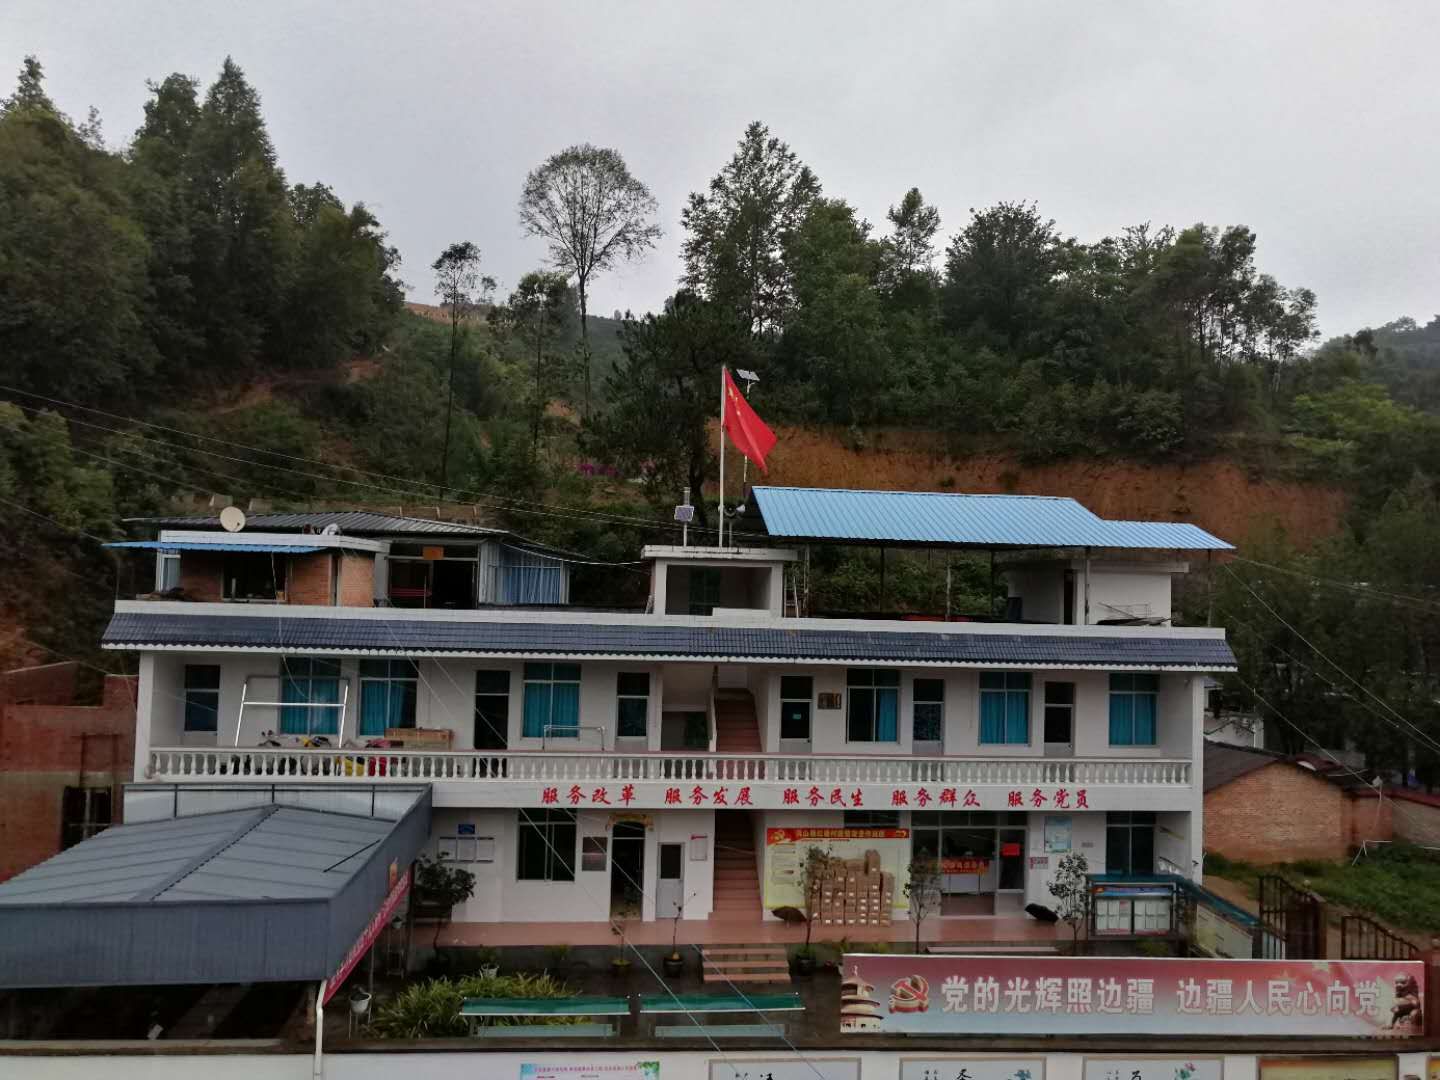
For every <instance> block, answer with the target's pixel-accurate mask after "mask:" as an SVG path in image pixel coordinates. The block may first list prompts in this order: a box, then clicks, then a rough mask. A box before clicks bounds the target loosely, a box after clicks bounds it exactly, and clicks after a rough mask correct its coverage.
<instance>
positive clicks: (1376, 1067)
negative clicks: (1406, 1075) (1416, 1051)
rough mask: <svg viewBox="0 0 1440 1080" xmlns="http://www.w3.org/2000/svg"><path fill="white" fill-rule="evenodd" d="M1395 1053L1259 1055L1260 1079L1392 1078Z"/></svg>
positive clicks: (1388, 1079)
mask: <svg viewBox="0 0 1440 1080" xmlns="http://www.w3.org/2000/svg"><path fill="white" fill-rule="evenodd" d="M1398 1067H1399V1062H1398V1061H1397V1060H1396V1058H1395V1055H1394V1054H1391V1055H1390V1056H1388V1057H1286V1058H1261V1059H1260V1080H1395V1074H1396V1073H1397V1072H1398V1071H1399V1069H1398Z"/></svg>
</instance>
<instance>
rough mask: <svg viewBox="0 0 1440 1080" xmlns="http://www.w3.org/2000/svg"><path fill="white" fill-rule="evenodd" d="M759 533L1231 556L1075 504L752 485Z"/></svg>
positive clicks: (1179, 527) (1187, 536)
mask: <svg viewBox="0 0 1440 1080" xmlns="http://www.w3.org/2000/svg"><path fill="white" fill-rule="evenodd" d="M754 493H755V503H756V505H757V507H758V508H759V511H760V516H761V518H762V519H763V520H764V523H765V529H766V531H767V532H768V533H769V534H770V535H771V536H773V537H776V538H779V539H786V540H816V541H826V540H828V541H833V542H839V543H853V544H877V543H891V544H915V545H944V546H955V547H975V548H992V549H993V548H1077V547H1094V548H1126V549H1135V550H1142V549H1148V550H1167V551H1176V550H1178V551H1230V550H1232V545H1230V544H1227V543H1226V542H1225V541H1223V540H1221V539H1220V538H1219V537H1216V536H1212V535H1210V533H1208V532H1206V531H1205V530H1204V529H1201V528H1199V527H1198V526H1196V525H1187V524H1183V523H1175V522H1150V521H1107V520H1105V519H1104V518H1102V517H1099V516H1098V515H1096V514H1093V513H1091V512H1090V511H1089V510H1087V509H1086V508H1085V507H1083V506H1081V505H1080V503H1078V502H1076V501H1075V500H1074V499H1067V498H1059V497H1055V496H1048V495H947V494H943V493H939V492H924V491H851V490H848V489H841V488H793V487H757V488H755V489H754Z"/></svg>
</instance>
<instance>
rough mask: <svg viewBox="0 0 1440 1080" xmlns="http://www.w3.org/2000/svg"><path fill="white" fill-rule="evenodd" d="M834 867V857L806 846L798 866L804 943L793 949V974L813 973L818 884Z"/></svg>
mask: <svg viewBox="0 0 1440 1080" xmlns="http://www.w3.org/2000/svg"><path fill="white" fill-rule="evenodd" d="M834 868H835V858H834V856H832V855H831V854H830V852H828V851H826V850H823V849H822V848H818V847H811V848H808V849H807V850H806V852H805V862H804V863H803V864H802V866H801V867H800V890H801V893H802V895H803V896H804V898H805V944H803V945H801V946H800V948H798V949H796V950H795V974H797V975H813V974H815V948H814V946H812V945H811V944H810V935H811V934H812V933H813V932H814V929H815V916H816V915H817V914H818V913H819V909H820V886H821V885H822V884H823V882H824V881H825V879H826V878H827V877H829V876H830V874H831V873H832V872H833V871H834Z"/></svg>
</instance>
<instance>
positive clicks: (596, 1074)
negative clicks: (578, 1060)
mask: <svg viewBox="0 0 1440 1080" xmlns="http://www.w3.org/2000/svg"><path fill="white" fill-rule="evenodd" d="M520 1080H660V1063H659V1062H658V1061H635V1062H628V1061H623V1062H606V1063H605V1064H604V1065H531V1064H529V1063H528V1062H527V1063H525V1064H523V1065H521V1066H520Z"/></svg>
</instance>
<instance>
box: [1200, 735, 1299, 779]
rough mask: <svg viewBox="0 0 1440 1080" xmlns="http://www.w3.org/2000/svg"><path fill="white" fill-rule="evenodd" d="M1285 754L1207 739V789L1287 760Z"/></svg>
mask: <svg viewBox="0 0 1440 1080" xmlns="http://www.w3.org/2000/svg"><path fill="white" fill-rule="evenodd" d="M1285 760H1286V757H1285V755H1284V754H1277V753H1275V752H1274V751H1273V750H1260V749H1257V748H1254V747H1249V746H1231V745H1229V744H1228V743H1217V742H1211V741H1210V740H1209V739H1206V740H1205V790H1206V791H1214V790H1215V789H1216V788H1218V787H1223V786H1225V785H1226V784H1228V783H1230V782H1231V781H1232V780H1239V779H1240V777H1242V776H1247V775H1248V774H1250V773H1252V772H1256V771H1257V770H1259V769H1263V768H1265V766H1266V765H1274V764H1275V763H1276V762H1277V761H1285Z"/></svg>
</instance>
